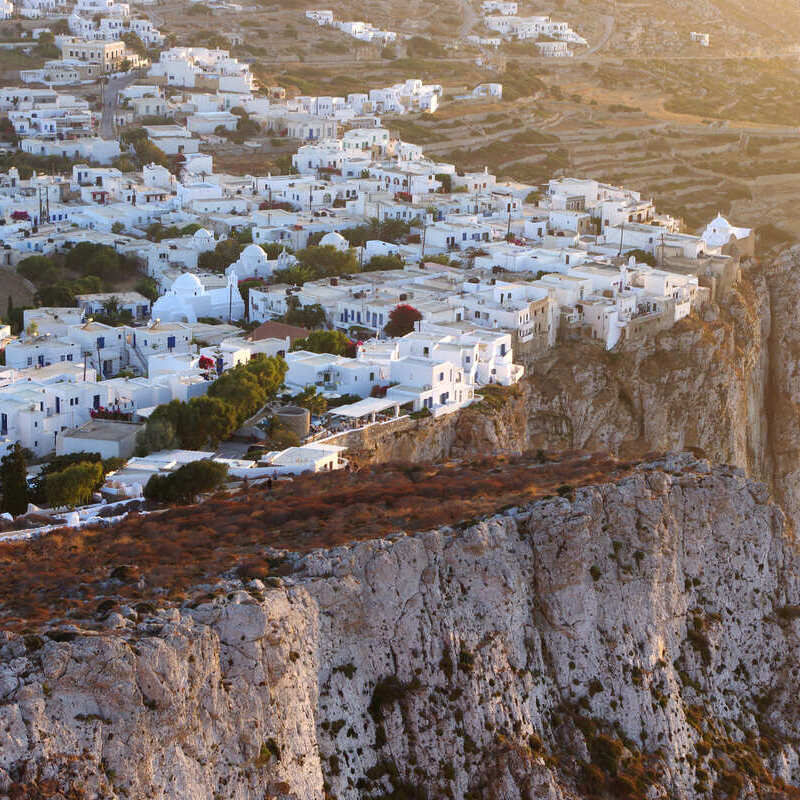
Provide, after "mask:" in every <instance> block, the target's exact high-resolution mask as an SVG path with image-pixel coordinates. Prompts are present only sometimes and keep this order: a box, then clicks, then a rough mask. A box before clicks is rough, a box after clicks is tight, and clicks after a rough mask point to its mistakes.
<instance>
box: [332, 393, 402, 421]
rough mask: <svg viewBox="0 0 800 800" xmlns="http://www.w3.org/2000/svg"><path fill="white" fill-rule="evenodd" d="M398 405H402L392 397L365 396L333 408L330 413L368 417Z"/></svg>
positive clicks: (352, 416)
mask: <svg viewBox="0 0 800 800" xmlns="http://www.w3.org/2000/svg"><path fill="white" fill-rule="evenodd" d="M398 405H400V403H399V401H398V400H393V399H391V398H386V397H365V398H364V399H363V400H359V401H358V402H357V403H351V404H350V405H349V406H339V407H338V408H332V409H331V412H330V413H331V414H335V415H336V416H338V417H349V418H350V419H358V418H359V417H367V416H369V415H370V414H377V413H378V412H379V411H385V410H386V409H387V408H395V407H396V406H398Z"/></svg>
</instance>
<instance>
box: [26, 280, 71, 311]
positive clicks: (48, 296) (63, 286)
mask: <svg viewBox="0 0 800 800" xmlns="http://www.w3.org/2000/svg"><path fill="white" fill-rule="evenodd" d="M35 299H36V303H37V305H40V306H56V307H57V308H74V307H75V306H77V305H78V301H77V300H76V299H75V293H74V292H73V290H72V284H71V283H70V282H69V281H58V282H57V283H54V284H52V285H50V286H42V287H40V289H39V290H38V291H37V292H36V298H35Z"/></svg>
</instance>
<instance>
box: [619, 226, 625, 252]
mask: <svg viewBox="0 0 800 800" xmlns="http://www.w3.org/2000/svg"><path fill="white" fill-rule="evenodd" d="M624 235H625V223H624V222H623V223H622V224H621V225H620V226H619V252H618V253H617V255H618V256H621V255H622V239H623V237H624Z"/></svg>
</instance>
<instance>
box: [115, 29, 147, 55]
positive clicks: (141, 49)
mask: <svg viewBox="0 0 800 800" xmlns="http://www.w3.org/2000/svg"><path fill="white" fill-rule="evenodd" d="M119 38H120V39H121V40H122V41H123V42H125V45H126V47H127V48H128V50H130V51H131V52H134V53H136V54H137V55H140V56H142V58H144V57H145V56H146V55H147V48H146V47H145V46H144V42H143V41H142V40H141V39H140V38H139V35H138V34H136V33H134V32H133V31H126V32H125V33H123V34H122V36H120V37H119Z"/></svg>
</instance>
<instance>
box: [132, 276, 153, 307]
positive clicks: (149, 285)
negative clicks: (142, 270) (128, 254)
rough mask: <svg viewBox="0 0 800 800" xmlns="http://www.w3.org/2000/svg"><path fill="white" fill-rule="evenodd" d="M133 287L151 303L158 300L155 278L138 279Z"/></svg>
mask: <svg viewBox="0 0 800 800" xmlns="http://www.w3.org/2000/svg"><path fill="white" fill-rule="evenodd" d="M134 289H135V290H136V291H137V292H139V294H141V295H143V296H144V297H146V298H147V299H148V300H149V301H150V302H151V303H155V301H156V300H158V284H157V283H156V281H155V278H151V277H149V276H148V277H146V278H142V279H141V280H139V281H138V282H137V284H136V286H134Z"/></svg>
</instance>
